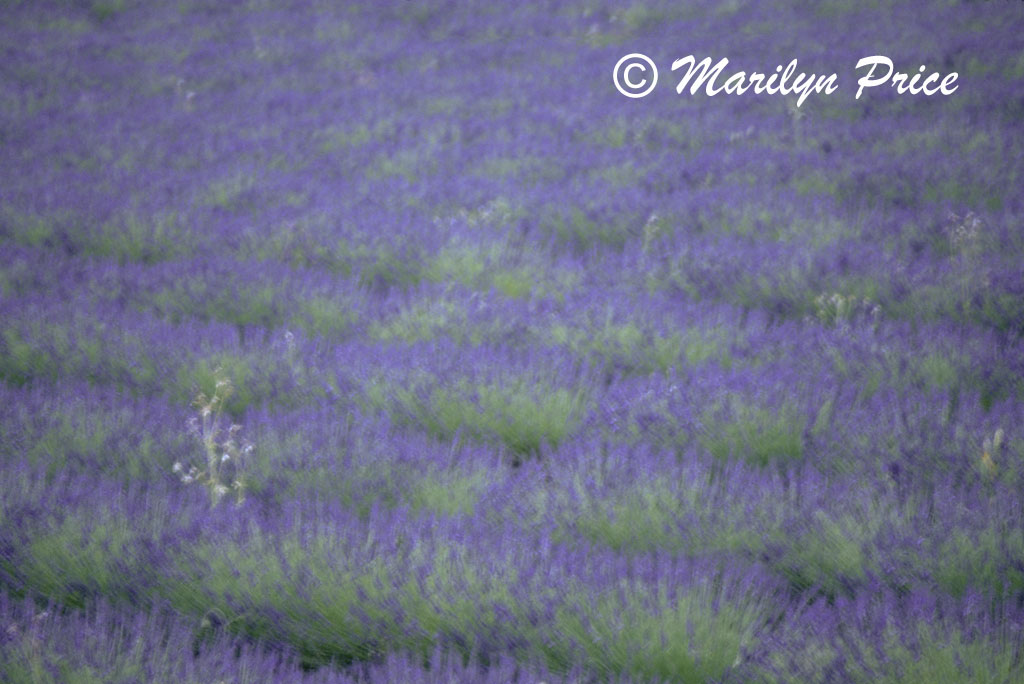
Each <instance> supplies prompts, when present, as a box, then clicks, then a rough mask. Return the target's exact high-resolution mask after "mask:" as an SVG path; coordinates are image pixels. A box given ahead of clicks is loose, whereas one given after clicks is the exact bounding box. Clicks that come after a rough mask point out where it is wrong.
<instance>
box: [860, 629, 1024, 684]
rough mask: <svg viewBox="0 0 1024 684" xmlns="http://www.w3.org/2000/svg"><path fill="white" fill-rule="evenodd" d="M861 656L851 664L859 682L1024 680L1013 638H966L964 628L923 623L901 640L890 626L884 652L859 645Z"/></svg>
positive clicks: (989, 683)
mask: <svg viewBox="0 0 1024 684" xmlns="http://www.w3.org/2000/svg"><path fill="white" fill-rule="evenodd" d="M851 650H854V651H855V652H856V654H857V655H858V656H859V657H858V658H850V659H848V660H847V663H849V669H850V670H851V673H850V674H851V680H850V681H852V682H856V683H857V684H862V683H863V684H868V682H871V683H872V684H874V683H875V682H881V683H883V684H914V683H916V682H973V683H977V684H1012V682H1018V681H1020V680H1021V678H1022V677H1024V663H1021V661H1020V659H1019V658H1018V657H1017V655H1016V651H1017V648H1016V646H1015V644H1014V643H1013V641H1012V639H1011V638H1008V637H1006V636H1001V637H1000V636H997V637H995V638H974V639H970V638H965V637H964V635H963V634H961V633H960V631H959V630H956V629H953V630H949V631H948V632H947V631H944V630H942V629H941V627H938V626H935V625H929V624H927V623H924V622H920V623H918V625H917V630H916V634H914V633H911V634H910V636H909V638H907V637H905V638H903V639H900V638H899V637H898V636H897V634H896V631H895V630H894V629H893V628H892V627H889V628H888V629H887V634H886V636H885V641H884V646H883V648H882V652H881V653H879V652H878V651H877V650H876V649H875V648H873V647H872V646H871V645H869V644H866V643H860V644H857V645H856V647H855V649H851Z"/></svg>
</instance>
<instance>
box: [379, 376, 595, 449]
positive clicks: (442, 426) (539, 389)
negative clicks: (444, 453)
mask: <svg viewBox="0 0 1024 684" xmlns="http://www.w3.org/2000/svg"><path fill="white" fill-rule="evenodd" d="M367 395H368V398H369V400H370V402H371V404H374V405H376V406H378V407H380V408H388V407H392V406H393V404H397V406H395V408H397V409H398V415H399V416H406V417H407V418H408V419H411V420H412V421H414V422H415V423H417V424H419V425H420V426H422V427H423V428H424V429H426V430H427V431H428V432H429V433H430V434H431V435H433V436H434V437H436V438H437V439H440V440H443V441H448V440H451V439H452V438H453V437H454V436H455V435H456V433H458V432H460V431H461V432H462V433H464V434H466V435H467V436H468V437H470V438H473V439H477V440H482V441H498V442H500V443H502V444H504V445H505V446H506V447H508V448H509V449H510V450H511V451H513V452H514V453H516V454H518V455H524V454H530V453H536V452H537V451H538V450H539V449H540V448H541V445H542V444H549V445H551V446H553V447H557V446H558V445H559V444H560V443H561V442H562V441H563V440H564V439H565V438H566V437H567V436H568V435H569V434H571V433H572V431H573V429H574V428H575V427H576V425H577V423H578V422H579V420H580V418H581V416H582V413H583V409H584V407H585V405H586V403H587V398H586V396H585V395H584V394H583V393H582V392H579V391H577V392H572V391H570V390H568V389H564V388H557V389H554V388H550V387H546V386H544V385H543V384H539V383H530V382H527V381H525V380H515V379H511V380H510V381H509V382H507V383H502V384H486V385H479V386H473V385H471V384H470V383H468V382H467V381H465V380H461V381H459V382H457V383H455V384H454V385H453V386H448V387H434V388H433V389H428V388H424V387H420V388H418V389H407V388H397V389H393V391H389V388H387V387H385V386H382V385H379V384H376V383H371V385H370V386H369V387H368V388H367ZM392 397H393V398H392Z"/></svg>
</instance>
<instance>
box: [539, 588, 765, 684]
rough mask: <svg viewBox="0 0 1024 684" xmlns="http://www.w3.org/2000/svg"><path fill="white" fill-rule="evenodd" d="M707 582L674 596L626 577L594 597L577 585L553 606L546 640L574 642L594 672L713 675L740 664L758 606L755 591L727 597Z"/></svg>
mask: <svg viewBox="0 0 1024 684" xmlns="http://www.w3.org/2000/svg"><path fill="white" fill-rule="evenodd" d="M710 584H711V582H710V581H707V582H702V583H700V584H698V585H697V586H695V587H691V588H689V589H688V590H685V591H683V590H679V591H678V595H677V596H676V598H675V599H670V598H668V592H667V590H666V588H665V587H664V586H660V587H659V588H658V589H657V590H652V589H651V588H648V587H645V586H641V585H631V584H628V583H627V582H626V581H625V580H624V581H623V585H622V587H621V589H620V590H619V591H613V592H607V593H604V594H601V595H600V596H598V597H596V598H595V597H594V596H593V594H591V593H590V592H586V591H584V590H581V591H580V593H579V594H577V595H576V596H573V597H570V598H569V599H568V600H566V601H565V602H564V603H563V605H561V606H559V607H558V609H557V611H556V618H555V627H554V635H557V636H553V640H554V641H555V643H562V644H565V648H566V649H572V648H573V646H571V644H576V645H578V648H579V649H580V650H581V651H582V652H583V653H584V654H585V657H586V662H587V665H588V666H589V667H590V668H593V669H594V670H596V671H599V672H607V673H611V674H613V675H625V676H627V677H631V678H636V679H641V680H643V681H650V680H657V681H673V682H682V683H692V684H702V683H703V682H710V681H718V680H720V679H721V678H722V677H724V676H726V675H727V674H728V673H729V671H730V670H731V669H732V668H733V667H734V666H736V665H738V664H739V663H740V659H741V649H742V648H743V647H744V646H745V645H746V644H749V643H750V642H751V641H752V640H753V639H754V637H755V634H756V630H757V629H758V627H759V626H760V625H761V623H762V622H763V620H764V617H765V613H764V609H763V607H762V605H761V602H760V601H759V600H758V599H757V598H756V597H755V596H753V595H740V596H728V597H726V596H723V595H722V594H721V592H720V590H716V589H713V588H712V587H711V586H710ZM566 660H568V658H566ZM553 664H554V665H556V666H557V663H553Z"/></svg>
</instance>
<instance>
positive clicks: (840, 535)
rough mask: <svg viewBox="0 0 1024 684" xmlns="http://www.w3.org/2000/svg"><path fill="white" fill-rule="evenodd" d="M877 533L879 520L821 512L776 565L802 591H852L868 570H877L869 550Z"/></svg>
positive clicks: (834, 592) (838, 592)
mask: <svg viewBox="0 0 1024 684" xmlns="http://www.w3.org/2000/svg"><path fill="white" fill-rule="evenodd" d="M877 533H878V521H877V520H862V519H858V518H856V517H853V516H851V515H845V516H840V517H833V516H830V515H828V514H826V513H825V512H823V511H817V512H816V513H815V515H814V520H813V521H811V523H810V525H809V526H808V529H807V530H806V531H805V532H804V533H803V534H802V535H801V536H800V538H799V539H795V540H793V541H792V543H791V544H790V545H789V547H788V548H787V549H786V551H785V553H784V554H783V555H782V557H781V558H780V559H779V560H778V561H777V562H776V565H777V567H778V568H779V569H780V570H781V572H782V574H783V575H785V576H786V578H787V579H788V580H789V581H790V583H791V584H792V585H793V588H794V590H796V591H798V592H803V591H806V590H808V589H810V588H811V587H817V588H818V590H819V591H821V592H823V593H824V594H826V595H828V596H835V595H837V594H840V593H848V592H850V591H851V590H852V589H853V588H854V587H856V586H857V585H858V584H859V583H860V582H862V581H863V580H864V579H865V576H866V575H865V572H866V571H867V570H877V568H876V567H875V566H874V563H873V562H871V561H870V559H869V557H868V556H867V554H866V552H865V549H867V548H870V547H871V544H872V542H873V541H874V538H875V535H876V534H877Z"/></svg>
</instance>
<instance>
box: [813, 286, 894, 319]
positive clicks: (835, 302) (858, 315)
mask: <svg viewBox="0 0 1024 684" xmlns="http://www.w3.org/2000/svg"><path fill="white" fill-rule="evenodd" d="M814 307H815V314H816V316H817V317H818V320H819V321H821V322H822V323H824V324H825V325H829V326H835V327H837V328H845V327H848V326H850V325H852V324H854V323H856V322H857V321H861V320H863V321H868V322H870V323H871V324H872V325H873V326H877V325H878V317H879V315H880V314H881V313H882V307H881V306H879V305H878V304H875V303H873V302H872V301H871V300H870V299H868V298H867V297H864V298H863V299H860V300H858V299H857V297H855V296H853V295H848V296H847V295H842V294H839V293H838V292H833V293H832V294H831V295H828V294H820V295H818V296H817V297H816V298H815V300H814Z"/></svg>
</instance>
